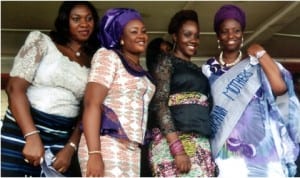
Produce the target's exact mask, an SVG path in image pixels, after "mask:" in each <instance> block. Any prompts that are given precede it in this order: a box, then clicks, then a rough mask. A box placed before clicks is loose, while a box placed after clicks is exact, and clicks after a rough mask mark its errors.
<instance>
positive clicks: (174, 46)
mask: <svg viewBox="0 0 300 178" xmlns="http://www.w3.org/2000/svg"><path fill="white" fill-rule="evenodd" d="M175 48H176V42H174V43H173V49H172V51H175Z"/></svg>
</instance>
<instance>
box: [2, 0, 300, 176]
mask: <svg viewBox="0 0 300 178" xmlns="http://www.w3.org/2000/svg"><path fill="white" fill-rule="evenodd" d="M97 23H98V15H97V13H96V10H95V8H94V7H93V6H92V5H91V4H90V3H89V2H86V1H84V2H80V1H76V2H64V3H63V4H62V6H61V7H60V9H59V15H58V17H57V19H56V21H55V27H56V30H55V31H52V32H51V33H50V36H48V35H45V34H43V33H41V32H39V31H33V32H31V33H30V34H29V36H28V37H27V39H26V41H25V43H24V45H23V46H22V48H21V49H20V51H19V52H18V54H17V56H16V57H15V61H14V65H13V68H12V70H11V72H10V80H9V83H8V86H7V94H8V100H9V108H8V110H7V112H6V114H5V118H4V120H3V128H2V130H1V146H2V148H1V175H2V176H20V177H22V176H81V175H83V176H96V177H99V176H108V177H139V176H140V160H141V154H140V153H141V147H142V145H145V144H146V143H145V140H148V139H147V138H148V136H149V135H150V136H151V137H150V138H151V139H150V140H151V141H150V144H149V148H148V149H149V162H150V165H151V166H150V167H151V169H152V175H149V176H158V177H165V176H180V177H181V176H195V177H196V176H197V177H213V176H219V177H232V176H236V177H249V176H256V177H258V176H259V177H260V176H264V177H273V176H275V177H286V176H294V175H295V173H296V166H295V164H294V161H295V159H296V157H297V155H298V143H299V141H300V136H299V135H300V132H299V128H300V126H299V124H300V122H299V117H298V118H297V116H299V115H300V113H299V112H300V110H299V101H298V99H297V98H296V96H295V94H294V91H293V86H292V79H291V76H290V74H289V72H288V71H286V70H285V69H284V68H283V67H282V66H281V65H280V64H278V63H276V62H275V61H274V60H273V59H272V58H271V57H270V55H269V54H268V53H267V52H266V51H265V50H264V49H263V47H262V46H260V45H258V44H253V45H250V47H249V48H248V49H247V53H244V54H243V52H242V51H241V48H242V46H243V32H244V30H245V26H246V20H245V14H244V12H243V11H242V10H241V9H240V8H239V7H237V6H234V5H225V6H222V7H221V8H220V9H219V10H218V12H217V13H216V15H215V19H214V30H215V32H216V35H217V41H218V45H219V48H220V50H221V52H220V54H219V55H218V56H216V57H213V58H211V59H209V60H208V61H207V63H206V64H204V65H203V66H202V68H199V67H198V66H197V65H195V64H193V63H192V62H191V58H192V57H193V56H194V55H195V54H196V52H197V48H198V46H199V32H200V29H199V22H198V17H197V13H196V12H195V11H193V10H182V11H179V12H178V13H176V14H175V15H174V16H173V17H172V19H171V21H170V24H169V27H168V33H169V34H170V35H171V36H172V40H173V45H174V46H173V50H172V52H171V53H170V54H165V53H161V54H158V55H157V58H156V59H155V60H154V59H153V61H155V62H152V63H151V61H150V62H149V61H147V63H148V64H149V63H151V69H149V71H148V72H146V71H145V70H144V69H143V68H142V67H141V65H140V55H141V54H142V53H144V52H145V51H146V47H147V43H148V36H147V31H146V27H145V24H144V22H143V20H142V17H141V15H140V14H139V12H137V11H136V10H134V9H128V8H113V9H109V10H108V11H106V13H105V14H104V16H103V17H102V18H101V20H100V24H99V26H98V25H97ZM98 28H99V29H98ZM100 46H101V48H100ZM148 108H149V109H148ZM81 109H82V110H81ZM148 111H149V114H148ZM148 116H149V118H148ZM147 119H151V120H150V122H151V124H149V122H148V125H151V126H153V127H151V128H149V127H148V129H147ZM153 123H154V124H153ZM154 126H157V127H154ZM147 130H150V131H151V132H150V134H149V132H146V131H147ZM81 132H83V134H81ZM146 133H148V134H146ZM146 145H147V144H146ZM77 152H78V158H77ZM147 156H148V155H147ZM78 159H79V161H78ZM79 163H80V165H79ZM142 172H143V170H142Z"/></svg>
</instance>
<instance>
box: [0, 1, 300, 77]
mask: <svg viewBox="0 0 300 178" xmlns="http://www.w3.org/2000/svg"><path fill="white" fill-rule="evenodd" d="M91 2H92V4H94V5H95V7H96V9H97V11H98V13H99V16H100V17H101V16H102V15H103V14H104V12H105V11H106V10H107V9H109V8H112V7H130V8H135V9H137V10H138V11H140V12H141V14H142V16H143V19H144V22H145V24H146V27H147V31H148V34H149V37H150V40H151V39H153V38H156V37H163V38H165V39H167V40H170V37H169V36H168V34H167V27H168V23H169V20H170V18H171V17H172V16H173V15H174V14H175V13H176V12H177V11H179V10H181V9H193V10H195V11H196V12H198V17H199V21H200V29H201V32H200V47H199V50H198V54H197V56H196V57H195V60H196V61H197V60H200V61H201V60H204V59H206V58H207V57H210V56H213V55H217V54H218V53H219V51H218V49H217V42H216V36H215V33H214V31H213V18H214V14H215V12H216V11H217V10H218V8H219V7H220V6H221V5H224V4H228V3H231V4H235V5H238V6H240V7H241V8H242V9H244V11H245V12H246V18H247V26H246V30H245V36H244V39H245V49H246V47H247V45H249V44H251V43H253V42H258V43H260V44H262V45H263V46H264V47H265V49H266V50H267V51H268V52H269V53H270V54H271V55H272V56H273V57H275V58H280V59H293V60H297V61H299V62H300V1H91ZM60 4H61V2H60V1H44V2H43V1H1V69H2V72H1V73H3V72H7V70H9V68H10V66H11V64H12V60H13V57H14V56H15V55H16V53H17V51H18V50H19V48H20V47H21V45H22V44H23V42H24V40H25V38H26V36H27V35H28V33H29V32H30V31H31V30H36V29H37V30H41V31H44V32H49V31H50V30H51V29H53V24H54V19H55V17H56V15H57V12H58V8H59V6H60ZM245 49H244V50H245ZM193 59H194V58H193Z"/></svg>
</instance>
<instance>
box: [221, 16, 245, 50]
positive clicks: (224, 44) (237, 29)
mask: <svg viewBox="0 0 300 178" xmlns="http://www.w3.org/2000/svg"><path fill="white" fill-rule="evenodd" d="M242 38H243V31H242V27H241V24H240V23H239V22H238V21H236V20H234V19H227V20H224V22H223V23H222V24H221V25H220V29H219V36H218V39H219V40H220V46H221V48H222V50H223V51H237V50H240V48H241V43H242Z"/></svg>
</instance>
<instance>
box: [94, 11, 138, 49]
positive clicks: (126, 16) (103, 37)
mask: <svg viewBox="0 0 300 178" xmlns="http://www.w3.org/2000/svg"><path fill="white" fill-rule="evenodd" d="M134 19H138V20H141V21H142V17H141V15H140V13H139V12H138V11H136V10H134V9H129V8H112V9H109V10H107V11H106V13H105V14H104V16H103V17H102V19H101V21H100V31H99V33H98V39H99V40H100V42H101V45H102V46H103V47H105V48H107V49H119V48H120V47H121V45H120V39H121V35H122V33H123V30H124V27H125V26H126V24H127V23H128V22H129V21H131V20H134Z"/></svg>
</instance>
